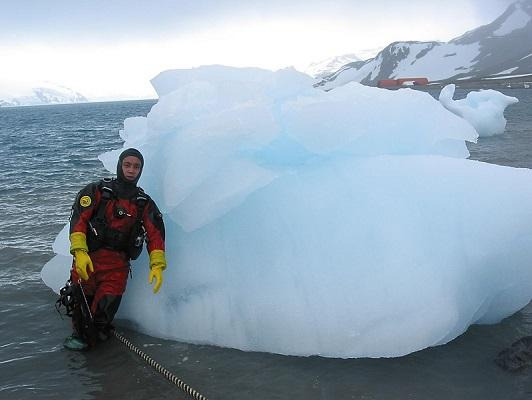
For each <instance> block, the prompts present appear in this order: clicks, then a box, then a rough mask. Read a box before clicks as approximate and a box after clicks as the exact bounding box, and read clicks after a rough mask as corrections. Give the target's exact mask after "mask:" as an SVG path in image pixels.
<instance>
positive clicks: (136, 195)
mask: <svg viewBox="0 0 532 400" xmlns="http://www.w3.org/2000/svg"><path fill="white" fill-rule="evenodd" d="M143 167H144V158H143V156H142V154H141V153H140V152H139V151H138V150H136V149H132V148H130V149H127V150H124V151H123V152H122V153H121V154H120V157H119V159H118V164H117V169H116V174H117V177H116V179H104V180H102V181H100V182H94V183H91V184H89V185H87V186H85V187H84V188H83V189H82V190H81V191H80V192H79V193H78V195H77V196H76V200H75V202H74V204H73V206H72V213H71V216H70V253H71V254H72V255H73V256H74V260H73V262H72V269H71V271H70V280H69V281H68V282H67V285H66V286H65V287H64V288H63V289H61V292H60V294H61V298H60V299H59V300H58V303H59V302H61V303H62V304H63V305H65V306H67V315H69V316H71V317H72V328H73V333H72V335H71V336H69V337H67V338H66V339H65V342H64V346H65V347H66V348H68V349H70V350H85V349H88V348H91V347H93V346H94V345H95V344H96V343H97V342H98V341H102V340H106V339H107V338H108V337H109V335H110V331H111V329H113V326H112V325H111V322H112V321H113V317H114V315H115V314H116V312H117V311H118V307H119V305H120V301H121V299H122V294H123V293H124V291H125V289H126V283H127V278H128V274H129V273H130V260H134V259H136V258H137V257H138V256H139V255H140V253H141V252H142V248H143V244H144V241H146V242H147V249H148V253H149V259H150V263H149V267H150V272H149V277H148V282H149V283H150V284H152V283H154V282H155V284H154V287H153V292H154V293H157V292H158V291H159V288H160V287H161V284H162V282H163V275H162V272H163V270H164V269H165V268H166V259H165V252H164V239H165V238H164V236H165V231H164V223H163V218H162V214H161V213H160V211H159V209H158V208H157V205H156V204H155V202H154V201H153V200H152V199H151V198H150V197H149V196H148V195H147V194H146V193H144V191H143V190H142V189H141V188H140V187H138V186H137V182H138V180H139V178H140V175H141V173H142V169H143Z"/></svg>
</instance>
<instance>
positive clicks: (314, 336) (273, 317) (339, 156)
mask: <svg viewBox="0 0 532 400" xmlns="http://www.w3.org/2000/svg"><path fill="white" fill-rule="evenodd" d="M208 71H209V68H204V69H203V71H201V72H199V75H194V74H195V73H198V71H196V72H192V73H191V71H190V70H189V71H179V70H176V71H170V72H166V73H165V74H164V75H161V76H164V84H163V83H160V84H159V87H158V88H157V90H158V92H159V93H165V94H163V95H161V97H160V99H159V102H158V103H157V104H156V105H155V106H154V107H153V109H152V110H151V112H150V113H149V114H148V116H147V118H145V119H144V121H143V120H142V118H140V119H139V118H137V119H134V120H126V123H125V129H124V132H122V133H121V135H122V137H123V138H125V139H126V142H125V143H124V147H129V146H130V145H132V144H134V145H135V146H136V147H137V148H139V149H140V150H141V151H142V152H143V154H144V156H145V160H146V167H145V170H144V173H143V176H142V179H141V182H140V184H141V185H142V186H143V187H144V188H145V189H146V190H147V192H148V193H150V195H152V197H153V198H154V199H156V201H157V202H158V204H159V206H160V208H161V210H162V211H163V213H164V218H165V224H166V227H167V259H168V268H167V270H166V271H165V274H164V283H163V286H162V289H161V291H160V293H159V294H157V295H153V294H152V293H151V287H150V286H149V285H148V284H147V276H148V270H147V263H148V260H147V255H146V253H145V252H144V253H143V255H142V256H141V257H140V258H139V259H138V260H137V261H136V262H134V263H133V279H132V280H131V281H130V282H129V284H128V289H127V292H126V295H125V298H124V301H123V303H122V305H121V309H120V311H119V316H120V317H121V318H126V319H129V320H131V321H133V322H134V323H135V324H136V326H137V327H138V329H139V330H141V331H143V332H146V333H148V334H151V335H154V336H159V337H166V338H173V339H176V340H182V341H186V342H191V343H209V344H213V345H218V346H228V347H233V348H238V349H242V350H248V351H267V352H275V353H282V354H297V355H312V354H319V355H322V356H328V357H365V356H369V357H382V356H384V357H391V356H399V355H403V354H408V353H410V352H413V351H416V350H420V349H423V348H425V347H428V346H434V345H438V344H442V343H446V342H448V341H449V340H452V339H453V338H455V337H456V336H458V335H460V334H461V333H462V332H464V331H465V330H466V329H467V327H468V326H469V325H471V324H473V323H493V322H497V321H499V320H500V319H502V318H504V317H506V316H508V315H511V314H512V313H514V312H516V311H517V310H519V309H520V308H522V307H523V306H524V305H526V304H527V303H528V302H529V300H530V298H531V294H532V269H531V268H530V248H531V246H532V208H531V207H530V204H532V173H531V171H529V170H526V169H514V168H508V167H500V166H496V165H490V164H485V163H481V162H476V161H470V160H467V156H468V152H467V148H466V146H465V143H464V142H465V141H466V140H469V141H474V140H476V137H477V134H476V132H475V130H474V129H473V128H472V126H471V125H470V124H469V123H467V122H466V121H465V120H463V119H462V118H459V117H457V116H456V115H454V114H453V113H451V112H449V111H447V110H446V109H445V108H443V107H442V106H441V104H440V103H439V102H438V101H436V100H434V99H433V98H432V97H431V96H430V95H429V94H426V93H422V92H418V91H412V90H409V89H404V90H400V91H387V90H381V89H377V88H370V87H364V86H361V85H358V84H354V83H350V84H347V85H345V86H343V87H341V88H338V89H335V90H333V91H330V92H322V91H320V90H316V89H312V87H311V85H310V86H309V82H312V79H311V78H310V77H307V76H305V75H303V74H300V73H297V72H295V71H293V70H283V71H278V72H275V73H272V72H268V71H259V72H257V75H256V76H253V74H252V73H250V71H249V70H245V71H242V75H241V77H240V74H239V71H241V70H239V69H235V68H223V67H220V66H217V67H213V69H212V71H213V75H212V76H211V75H210V73H209V72H208ZM224 75H226V79H224ZM191 76H192V77H193V79H192V80H189V79H188V78H187V77H189V78H190V77H191ZM239 77H240V78H239ZM160 82H162V81H160ZM166 85H168V86H171V88H170V87H166ZM119 151H120V150H117V151H115V152H111V153H106V154H103V155H102V156H101V157H100V158H101V160H102V161H103V163H104V165H105V166H106V167H107V168H108V169H109V170H110V171H112V170H113V169H114V166H115V165H116V159H117V157H118V153H119ZM54 250H55V251H56V252H58V253H64V252H65V250H68V238H67V232H66V231H63V232H62V233H61V237H60V238H58V241H57V242H56V244H54ZM69 264H70V258H69V257H67V256H65V255H61V254H60V255H58V256H56V258H54V259H53V260H52V261H51V262H49V263H48V264H47V265H46V266H45V267H44V269H43V272H42V276H43V279H44V281H45V282H46V283H47V284H48V285H49V286H50V287H52V288H54V289H56V290H57V288H58V287H59V286H60V285H61V284H62V283H63V282H64V281H65V280H66V277H67V275H68V268H69Z"/></svg>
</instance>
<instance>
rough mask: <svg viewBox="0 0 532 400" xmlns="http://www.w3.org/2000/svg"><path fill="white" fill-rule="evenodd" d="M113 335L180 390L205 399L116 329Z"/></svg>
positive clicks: (198, 399)
mask: <svg viewBox="0 0 532 400" xmlns="http://www.w3.org/2000/svg"><path fill="white" fill-rule="evenodd" d="M112 332H113V335H115V337H116V338H117V339H118V340H120V341H121V342H122V343H124V344H125V345H126V347H127V348H128V349H130V350H131V351H133V352H134V353H136V354H137V355H138V356H139V357H140V358H142V359H143V360H144V361H146V363H147V364H149V365H150V366H151V367H152V368H153V369H155V370H156V371H157V372H159V373H160V374H162V375H163V376H164V377H165V378H166V379H168V380H169V381H170V382H172V383H173V384H174V385H176V386H177V387H179V389H181V390H182V391H184V392H185V393H187V394H189V395H190V396H192V397H194V398H195V399H197V400H207V398H206V397H205V396H203V395H201V394H200V393H198V392H197V391H196V390H194V389H192V388H191V387H190V386H189V385H187V384H186V383H185V382H183V381H182V380H181V379H179V378H178V377H177V376H175V375H174V374H172V373H171V372H170V371H168V370H167V369H166V368H164V367H163V366H162V365H160V364H159V363H158V362H157V361H155V360H154V359H153V358H151V357H150V356H149V355H147V354H146V353H144V352H143V351H142V350H140V349H138V348H137V347H136V346H135V345H134V344H133V343H131V342H130V341H129V340H127V339H126V338H125V337H124V336H122V335H121V334H120V333H118V332H117V331H116V330H113V331H112Z"/></svg>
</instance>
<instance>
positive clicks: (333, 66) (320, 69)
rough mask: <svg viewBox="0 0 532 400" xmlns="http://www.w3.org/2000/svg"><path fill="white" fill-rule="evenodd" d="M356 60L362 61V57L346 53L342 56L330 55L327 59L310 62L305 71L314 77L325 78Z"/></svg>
mask: <svg viewBox="0 0 532 400" xmlns="http://www.w3.org/2000/svg"><path fill="white" fill-rule="evenodd" d="M355 61H361V60H360V58H359V57H357V56H356V55H355V54H344V55H342V56H336V57H329V58H326V59H325V60H321V61H318V62H314V63H312V64H310V65H309V66H308V67H307V68H306V69H305V71H304V72H305V73H306V74H307V75H310V76H312V77H314V78H323V77H325V76H327V75H330V74H332V73H333V72H336V71H338V70H339V69H340V68H341V67H343V66H344V65H346V64H349V63H352V62H355Z"/></svg>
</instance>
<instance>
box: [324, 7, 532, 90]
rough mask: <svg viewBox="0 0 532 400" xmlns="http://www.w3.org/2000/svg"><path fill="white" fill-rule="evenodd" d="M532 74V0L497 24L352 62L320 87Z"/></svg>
mask: <svg viewBox="0 0 532 400" xmlns="http://www.w3.org/2000/svg"><path fill="white" fill-rule="evenodd" d="M520 74H532V0H520V1H517V2H515V3H513V4H511V5H510V6H509V7H508V8H507V9H506V11H505V12H504V13H503V14H502V15H501V16H500V17H498V18H497V19H495V20H494V21H493V22H492V23H490V24H488V25H484V26H481V27H479V28H476V29H474V30H472V31H469V32H467V33H465V34H463V35H462V36H460V37H457V38H455V39H453V40H451V41H449V42H447V43H444V42H417V41H409V42H395V43H392V44H390V45H388V46H387V47H385V48H384V49H383V50H382V51H381V52H379V53H378V54H377V56H375V57H374V58H371V59H369V60H365V61H356V62H353V63H350V64H347V65H345V66H343V67H342V68H340V69H339V70H337V71H336V72H334V73H332V74H330V75H328V76H326V77H324V78H323V79H322V80H321V81H320V82H318V83H317V84H316V86H321V87H323V88H325V89H330V88H333V87H336V86H339V85H343V84H345V83H347V82H349V81H357V82H360V83H363V84H366V85H370V86H375V85H376V84H377V82H378V81H379V80H380V79H387V78H402V77H426V78H428V79H429V81H432V82H433V81H442V80H459V79H476V78H484V77H490V76H504V75H520Z"/></svg>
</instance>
